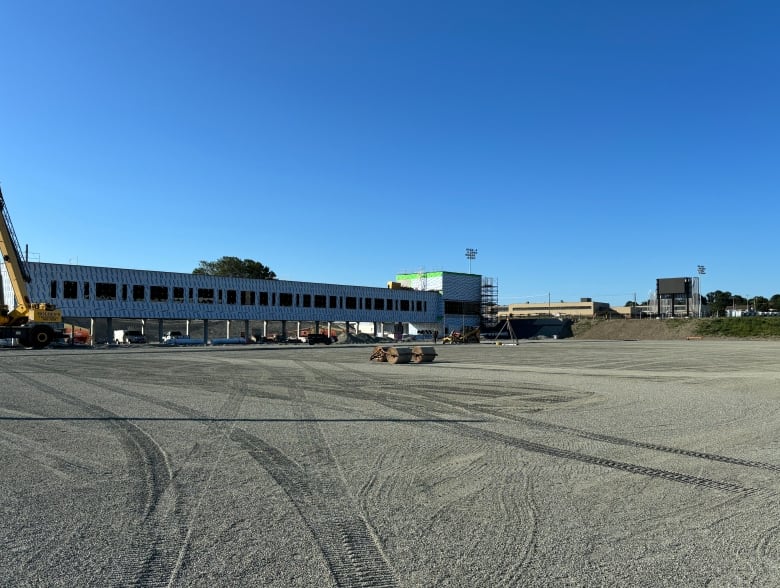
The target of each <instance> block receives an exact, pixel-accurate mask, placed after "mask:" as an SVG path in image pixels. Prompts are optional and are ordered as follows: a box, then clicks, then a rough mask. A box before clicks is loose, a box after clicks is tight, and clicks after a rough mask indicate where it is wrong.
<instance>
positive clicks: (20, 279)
mask: <svg viewBox="0 0 780 588" xmlns="http://www.w3.org/2000/svg"><path fill="white" fill-rule="evenodd" d="M0 211H1V212H2V215H0V254H2V256H3V261H4V262H5V267H6V269H7V270H8V277H9V279H10V280H11V288H12V289H13V291H14V296H15V297H16V308H15V309H13V310H11V311H10V312H9V313H8V315H7V318H8V322H7V323H6V324H22V323H23V322H26V320H25V319H26V318H27V314H28V311H29V309H30V306H31V302H30V296H29V294H28V292H27V284H28V283H29V282H30V272H29V270H28V268H27V263H26V262H25V260H24V259H23V258H22V256H21V253H20V252H19V242H18V241H17V239H16V233H14V227H13V224H11V216H10V215H9V214H8V207H7V206H6V204H5V198H4V197H3V191H2V189H1V188H0ZM20 321H21V322H20Z"/></svg>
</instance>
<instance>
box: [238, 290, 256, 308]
mask: <svg viewBox="0 0 780 588" xmlns="http://www.w3.org/2000/svg"><path fill="white" fill-rule="evenodd" d="M254 305H255V293H254V292H253V291H251V290H241V306H254Z"/></svg>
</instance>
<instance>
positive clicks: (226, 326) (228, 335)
mask: <svg viewBox="0 0 780 588" xmlns="http://www.w3.org/2000/svg"><path fill="white" fill-rule="evenodd" d="M225 338H226V339H230V319H228V320H226V321H225Z"/></svg>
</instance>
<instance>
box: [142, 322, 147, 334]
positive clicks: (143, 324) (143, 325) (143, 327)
mask: <svg viewBox="0 0 780 588" xmlns="http://www.w3.org/2000/svg"><path fill="white" fill-rule="evenodd" d="M141 334H142V335H146V319H141Z"/></svg>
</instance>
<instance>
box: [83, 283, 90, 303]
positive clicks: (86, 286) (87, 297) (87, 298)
mask: <svg viewBox="0 0 780 588" xmlns="http://www.w3.org/2000/svg"><path fill="white" fill-rule="evenodd" d="M84 300H89V282H84Z"/></svg>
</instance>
